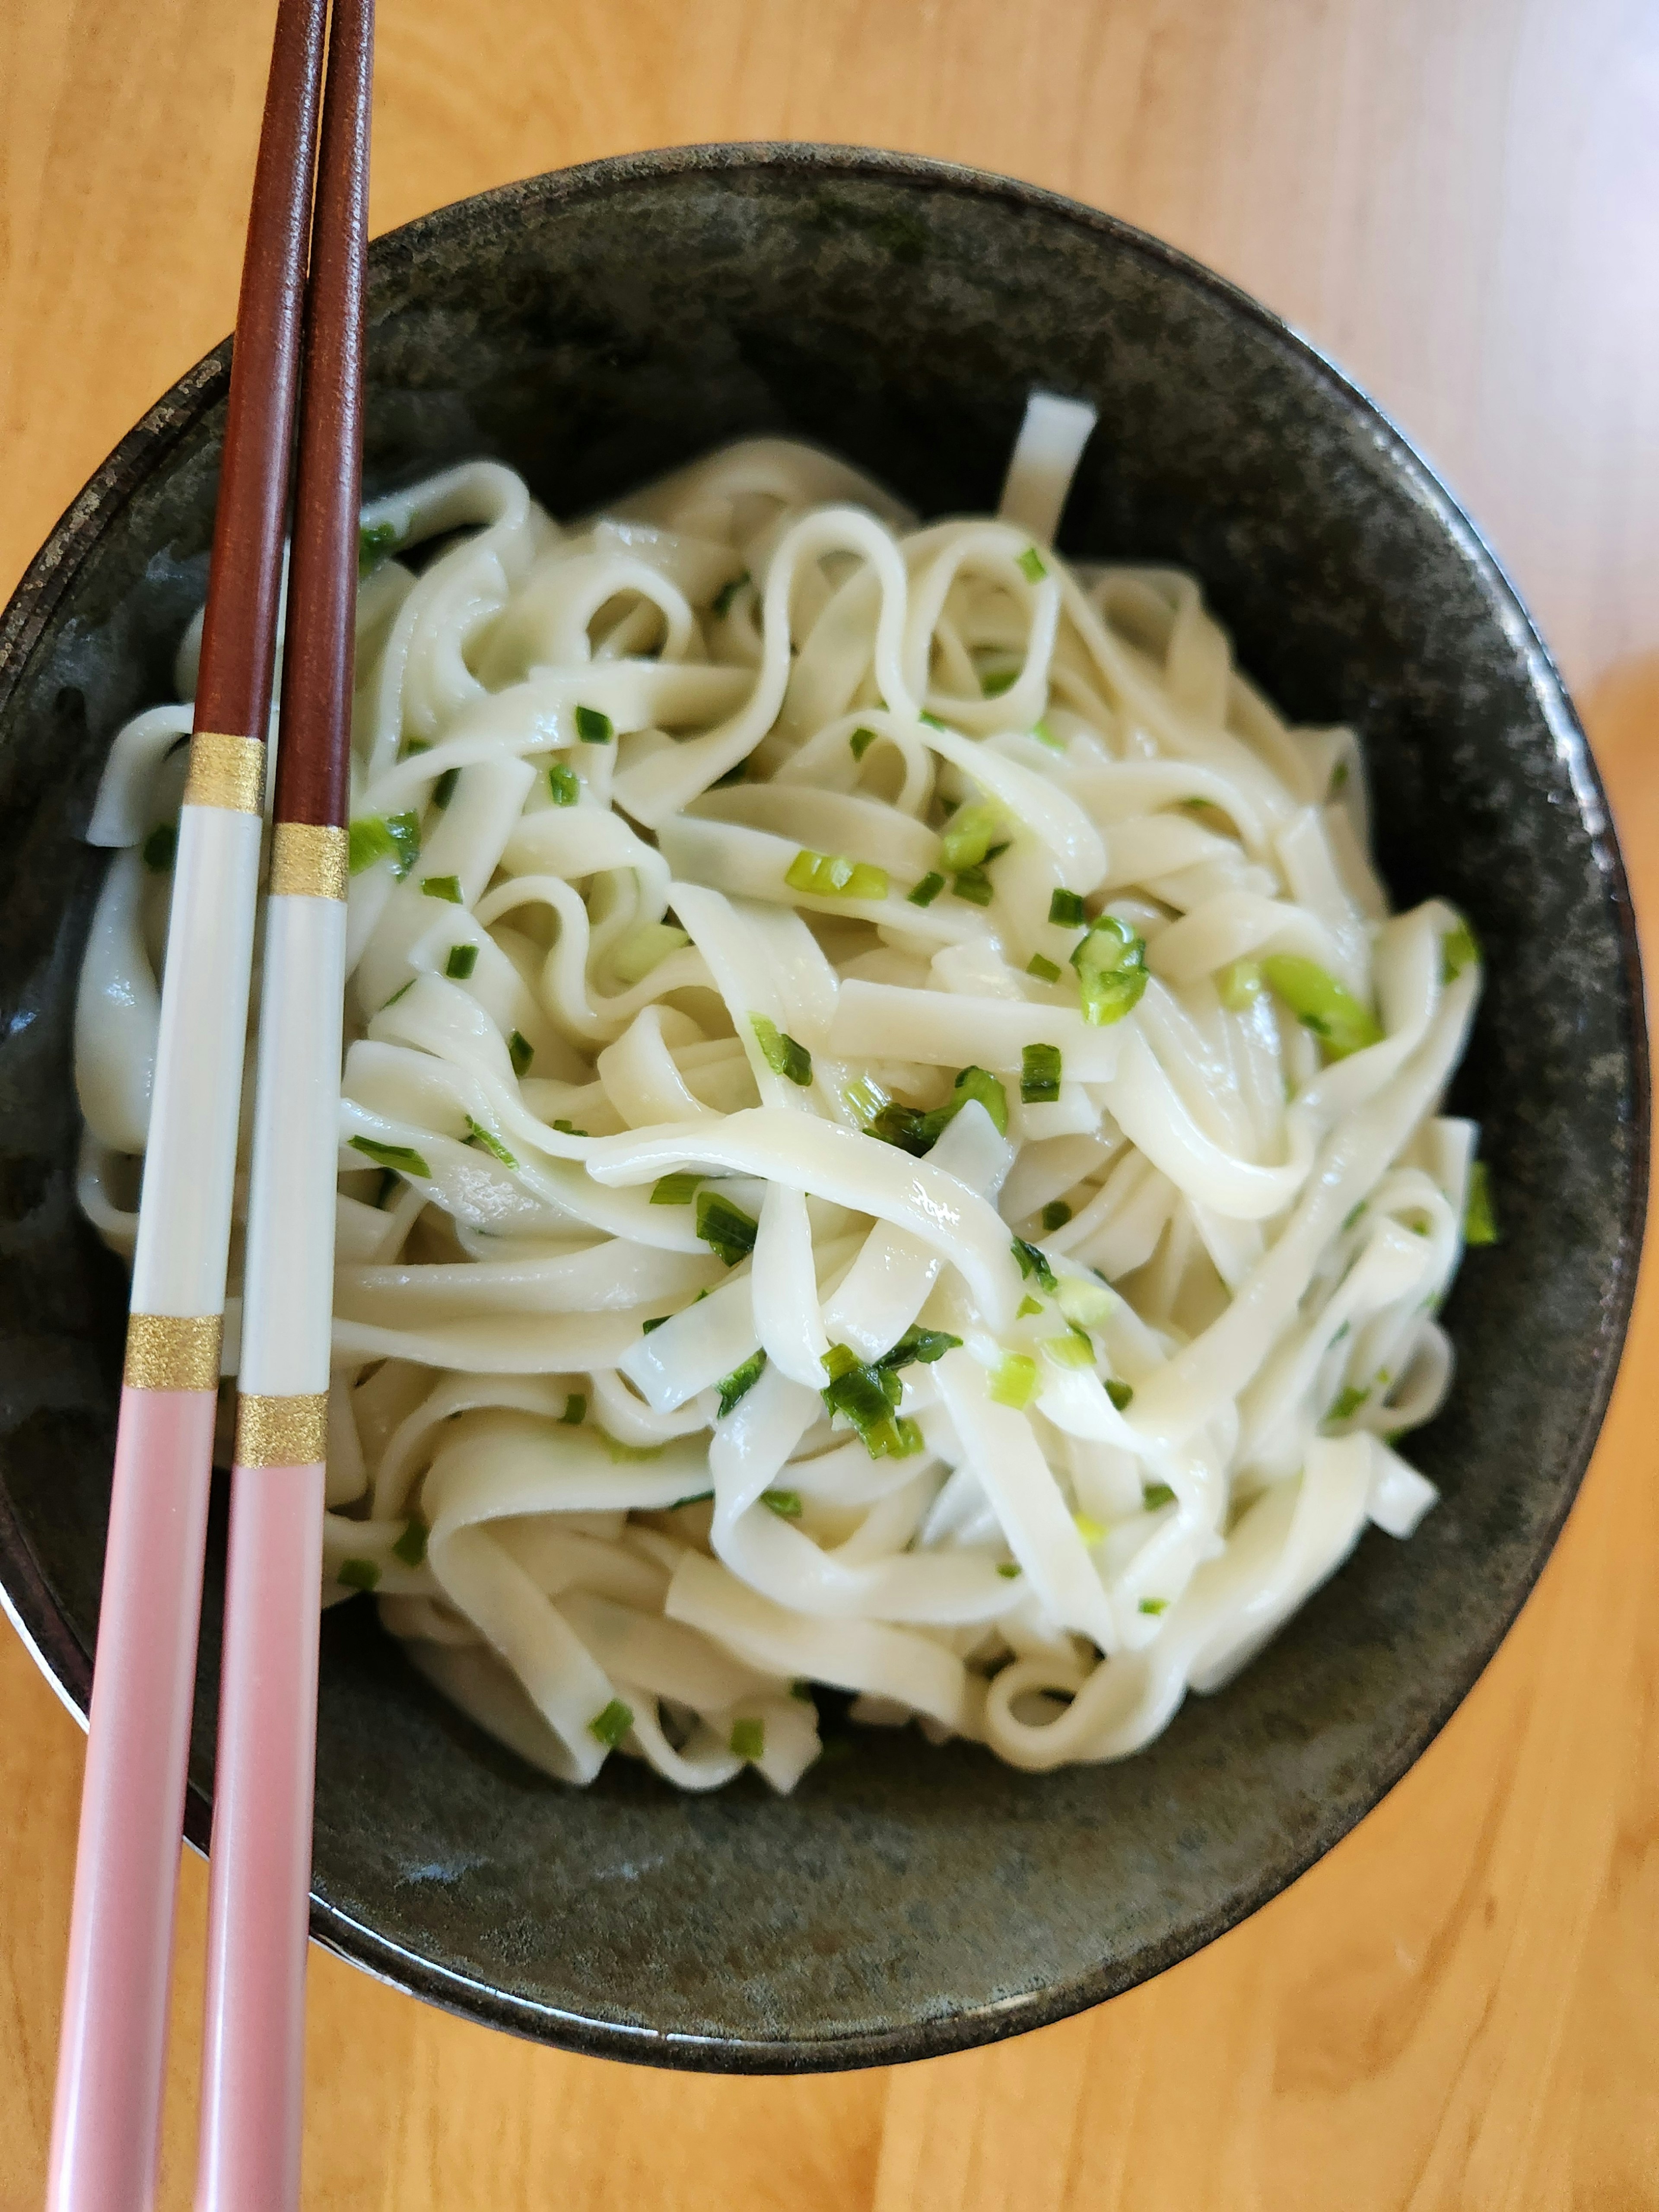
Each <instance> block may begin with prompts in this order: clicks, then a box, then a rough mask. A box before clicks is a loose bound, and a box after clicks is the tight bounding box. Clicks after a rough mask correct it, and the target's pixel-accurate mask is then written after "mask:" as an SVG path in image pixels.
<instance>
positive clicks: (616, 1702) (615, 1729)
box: [587, 1698, 634, 1751]
mask: <svg viewBox="0 0 1659 2212" xmlns="http://www.w3.org/2000/svg"><path fill="white" fill-rule="evenodd" d="M633 1725H634V1714H633V1711H632V1708H631V1707H629V1706H628V1705H623V1701H622V1699H620V1698H612V1699H611V1703H610V1704H609V1705H607V1706H606V1707H605V1710H604V1711H603V1712H599V1713H595V1714H594V1716H593V1717H592V1720H591V1721H589V1723H587V1733H588V1734H589V1735H592V1736H597V1737H598V1738H599V1741H600V1742H601V1743H602V1744H603V1745H604V1746H605V1749H606V1750H607V1751H614V1750H615V1749H616V1748H617V1745H618V1744H619V1743H620V1742H621V1741H622V1740H623V1737H624V1736H625V1735H627V1734H628V1731H629V1729H631V1728H632V1727H633Z"/></svg>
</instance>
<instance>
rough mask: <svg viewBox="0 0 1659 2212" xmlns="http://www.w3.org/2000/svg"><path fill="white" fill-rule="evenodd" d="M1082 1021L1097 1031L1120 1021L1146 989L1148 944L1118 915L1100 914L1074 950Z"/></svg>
mask: <svg viewBox="0 0 1659 2212" xmlns="http://www.w3.org/2000/svg"><path fill="white" fill-rule="evenodd" d="M1072 965H1073V968H1075V969H1076V970H1077V976H1078V985H1079V1002H1080V1006H1081V1009H1082V1013H1083V1018H1084V1020H1085V1022H1090V1023H1092V1024H1094V1026H1095V1027H1096V1028H1097V1029H1098V1028H1104V1027H1105V1026H1106V1025H1107V1024H1109V1023H1111V1022H1121V1020H1122V1019H1123V1017H1124V1016H1125V1015H1126V1014H1127V1013H1129V1012H1132V1011H1133V1009H1134V1008H1135V1007H1136V1006H1139V1004H1140V1000H1141V994H1143V993H1144V992H1145V990H1146V939H1144V938H1143V937H1141V936H1139V934H1138V933H1136V932H1135V931H1134V930H1133V929H1132V928H1131V927H1129V925H1128V923H1127V921H1119V919H1118V917H1117V916H1116V915H1115V914H1101V915H1096V916H1095V919H1094V920H1093V921H1091V923H1090V925H1089V927H1088V931H1087V933H1085V935H1084V936H1082V937H1080V938H1079V939H1078V941H1077V943H1076V944H1075V945H1073V948H1072Z"/></svg>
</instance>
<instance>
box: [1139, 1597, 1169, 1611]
mask: <svg viewBox="0 0 1659 2212" xmlns="http://www.w3.org/2000/svg"><path fill="white" fill-rule="evenodd" d="M1140 1610H1141V1611H1142V1612H1143V1613H1167V1612H1168V1611H1169V1610H1170V1601H1169V1599H1168V1598H1167V1597H1144V1598H1142V1599H1141V1601H1140Z"/></svg>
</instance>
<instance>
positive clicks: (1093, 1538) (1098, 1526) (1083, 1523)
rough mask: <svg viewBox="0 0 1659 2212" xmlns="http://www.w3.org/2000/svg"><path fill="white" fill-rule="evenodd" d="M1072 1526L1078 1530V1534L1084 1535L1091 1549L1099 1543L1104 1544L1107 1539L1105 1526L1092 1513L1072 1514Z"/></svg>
mask: <svg viewBox="0 0 1659 2212" xmlns="http://www.w3.org/2000/svg"><path fill="white" fill-rule="evenodd" d="M1072 1526H1073V1528H1075V1529H1076V1530H1077V1533H1078V1534H1079V1536H1081V1537H1082V1539H1083V1541H1084V1542H1085V1544H1086V1545H1087V1546H1088V1547H1089V1548H1090V1550H1091V1551H1092V1550H1093V1549H1094V1547H1095V1546H1096V1545H1097V1544H1103V1543H1104V1542H1105V1541H1106V1530H1105V1528H1104V1527H1103V1524H1102V1523H1101V1522H1098V1521H1097V1520H1096V1519H1095V1517H1094V1516H1093V1515H1092V1514H1090V1513H1073V1516H1072Z"/></svg>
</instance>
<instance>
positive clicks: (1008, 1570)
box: [997, 1559, 1019, 1583]
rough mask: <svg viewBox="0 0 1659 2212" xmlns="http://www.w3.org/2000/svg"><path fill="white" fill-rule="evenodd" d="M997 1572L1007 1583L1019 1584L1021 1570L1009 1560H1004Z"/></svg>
mask: <svg viewBox="0 0 1659 2212" xmlns="http://www.w3.org/2000/svg"><path fill="white" fill-rule="evenodd" d="M997 1572H998V1573H999V1574H1000V1576H1001V1577H1002V1579H1003V1581H1004V1582H1006V1583H1012V1582H1018V1579H1019V1569H1018V1567H1017V1566H1015V1565H1013V1564H1012V1561H1011V1560H1008V1559H1004V1560H1002V1561H1001V1562H1000V1564H999V1565H998V1567H997Z"/></svg>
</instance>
